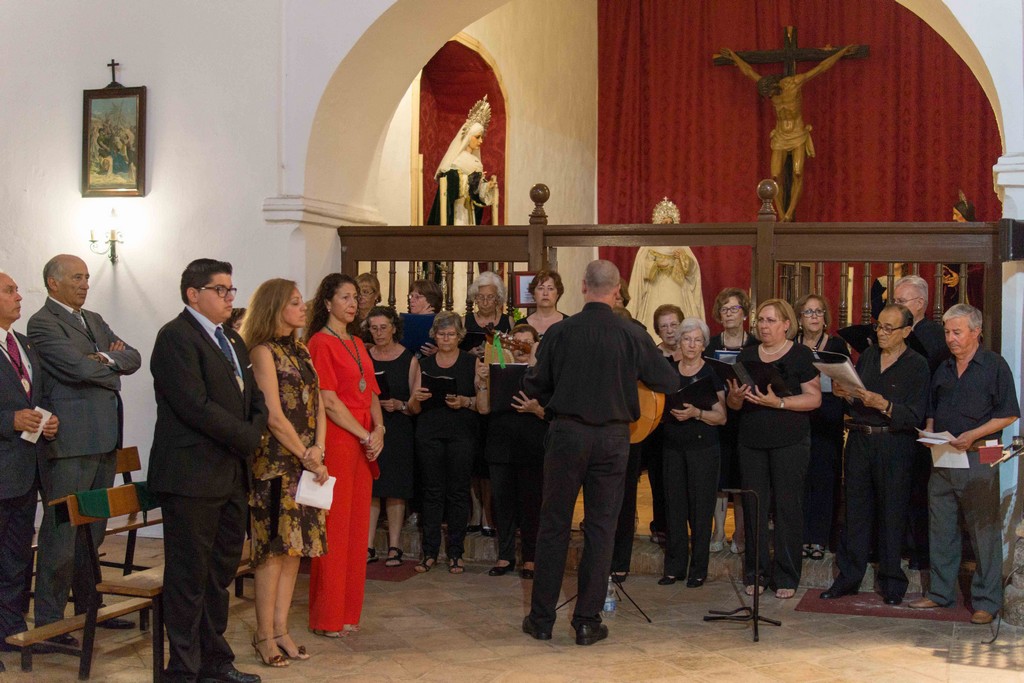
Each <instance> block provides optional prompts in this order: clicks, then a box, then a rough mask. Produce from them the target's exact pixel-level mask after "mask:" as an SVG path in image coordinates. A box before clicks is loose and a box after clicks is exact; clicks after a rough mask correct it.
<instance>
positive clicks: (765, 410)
mask: <svg viewBox="0 0 1024 683" xmlns="http://www.w3.org/2000/svg"><path fill="white" fill-rule="evenodd" d="M758 348H759V347H757V346H748V347H746V348H744V349H743V350H742V351H740V355H739V358H738V359H737V360H738V361H739V362H743V361H759V360H761V356H760V354H758V352H757V349H758ZM813 363H814V353H813V352H812V351H811V350H810V349H809V348H807V347H806V346H804V345H803V344H795V343H794V344H793V345H792V347H791V348H790V349H789V351H787V352H786V353H785V355H783V356H782V357H781V358H779V359H778V360H776V361H774V362H773V363H772V365H774V366H775V369H776V370H778V371H779V374H780V375H782V379H783V381H784V382H785V384H786V389H788V390H789V392H790V394H791V395H793V396H796V395H798V394H801V393H803V390H802V389H801V387H800V385H801V384H803V383H804V382H809V381H811V380H812V379H814V378H815V377H817V376H818V370H817V368H815V367H814V365H813ZM810 429H811V420H810V414H809V413H808V412H805V411H796V410H786V409H782V410H779V409H778V408H769V407H768V406H760V405H757V404H756V403H750V402H747V401H744V403H743V409H742V411H741V415H740V434H739V442H740V443H741V444H743V445H744V446H747V447H748V448H781V447H783V446H790V445H792V444H795V443H797V442H799V441H801V440H802V439H805V438H807V437H808V436H810Z"/></svg>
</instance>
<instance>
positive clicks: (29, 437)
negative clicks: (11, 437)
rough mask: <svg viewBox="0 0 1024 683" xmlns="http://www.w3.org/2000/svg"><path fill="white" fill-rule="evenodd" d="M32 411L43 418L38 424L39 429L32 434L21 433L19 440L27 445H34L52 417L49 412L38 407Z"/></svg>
mask: <svg viewBox="0 0 1024 683" xmlns="http://www.w3.org/2000/svg"><path fill="white" fill-rule="evenodd" d="M33 410H35V411H36V412H37V413H39V414H40V415H42V416H43V421H42V422H40V423H39V429H37V430H36V431H34V432H22V433H21V438H22V439H24V440H25V441H28V442H29V443H36V442H38V441H39V435H40V434H42V433H43V427H45V426H46V423H47V421H48V420H49V419H50V417H51V416H52V415H53V413H51V412H50V411H49V410H43V409H42V408H40V407H39V406H36V407H35V408H34V409H33Z"/></svg>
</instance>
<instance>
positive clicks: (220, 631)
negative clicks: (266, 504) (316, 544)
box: [149, 259, 267, 683]
mask: <svg viewBox="0 0 1024 683" xmlns="http://www.w3.org/2000/svg"><path fill="white" fill-rule="evenodd" d="M236 293H237V290H236V289H235V287H234V286H233V285H232V284H231V264H230V263H226V262H223V261H215V260H213V259H198V260H196V261H193V262H192V263H190V264H189V265H188V267H187V268H185V271H184V272H183V273H182V274H181V300H182V301H183V302H185V310H183V311H182V312H181V313H180V314H178V317H177V318H175V319H174V320H172V321H171V322H169V323H167V324H166V325H164V326H163V328H161V330H160V332H159V333H158V334H157V337H156V342H155V343H154V345H153V358H152V360H151V361H150V365H149V367H150V371H151V372H152V374H153V385H154V389H155V390H156V407H157V413H156V429H155V431H154V434H153V450H152V452H151V453H150V460H149V488H150V490H151V491H152V492H153V493H155V494H156V496H157V499H158V500H159V502H160V505H161V507H162V508H163V519H164V566H165V569H164V601H163V604H164V623H165V625H166V627H167V640H168V642H169V644H170V660H169V662H168V665H167V671H166V673H165V675H164V679H163V680H165V681H195V680H196V679H197V677H198V679H199V680H200V681H234V682H235V683H258V682H259V680H260V677H259V676H256V675H253V674H245V673H242V672H240V671H238V670H237V669H235V667H234V664H233V661H234V658H235V656H234V653H233V652H232V651H231V646H230V645H228V643H227V641H226V640H225V639H224V631H225V629H226V628H227V623H228V586H230V585H231V582H232V580H233V579H234V577H235V571H236V570H237V569H238V562H239V560H240V559H241V556H242V544H243V542H244V540H245V522H246V518H247V516H248V501H247V497H248V488H249V485H248V482H249V479H250V465H251V460H252V456H253V454H254V453H255V452H256V449H257V447H258V446H259V444H260V440H261V439H262V438H263V435H264V431H265V428H266V426H267V408H266V405H265V404H264V402H263V394H262V392H260V390H259V387H258V386H256V380H255V377H254V376H253V371H252V364H251V363H250V362H249V354H248V353H247V351H246V348H245V343H244V342H243V341H242V338H241V337H239V336H238V333H237V332H235V331H234V330H232V329H229V328H227V327H225V326H224V323H225V322H227V320H228V318H230V317H231V307H232V303H233V302H234V299H235V294H236Z"/></svg>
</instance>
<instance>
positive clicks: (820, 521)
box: [804, 425, 843, 548]
mask: <svg viewBox="0 0 1024 683" xmlns="http://www.w3.org/2000/svg"><path fill="white" fill-rule="evenodd" d="M842 450H843V432H842V425H840V426H839V430H838V431H836V430H832V429H812V431H811V461H810V463H809V464H808V465H807V484H806V487H805V491H804V543H807V544H816V545H820V546H822V547H825V548H827V547H828V543H829V538H830V537H831V536H832V524H833V520H834V519H835V508H836V502H835V492H836V480H837V476H836V475H838V474H839V467H840V453H842Z"/></svg>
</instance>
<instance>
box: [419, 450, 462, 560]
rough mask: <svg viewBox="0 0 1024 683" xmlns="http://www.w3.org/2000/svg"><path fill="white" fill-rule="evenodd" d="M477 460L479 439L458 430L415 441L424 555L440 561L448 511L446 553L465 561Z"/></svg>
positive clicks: (450, 556)
mask: <svg viewBox="0 0 1024 683" xmlns="http://www.w3.org/2000/svg"><path fill="white" fill-rule="evenodd" d="M475 457H476V439H475V438H474V437H473V436H471V435H468V434H463V433H461V432H459V431H458V430H455V431H454V433H453V434H452V435H451V436H447V437H440V436H431V437H427V438H421V437H420V436H418V435H417V437H416V462H417V463H418V465H419V470H420V489H419V492H420V501H421V503H422V506H423V514H422V521H423V555H424V557H437V554H438V553H439V552H440V550H441V522H442V521H443V520H444V519H445V518H446V517H445V505H446V504H447V508H448V515H447V520H448V538H447V544H446V545H445V553H446V554H447V555H448V557H449V558H454V557H462V553H463V543H464V541H465V539H466V524H468V523H469V508H470V501H469V484H470V480H471V478H472V475H473V459H474V458H475Z"/></svg>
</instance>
